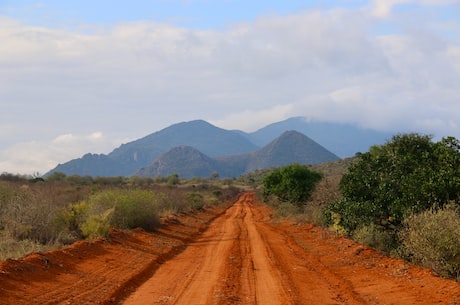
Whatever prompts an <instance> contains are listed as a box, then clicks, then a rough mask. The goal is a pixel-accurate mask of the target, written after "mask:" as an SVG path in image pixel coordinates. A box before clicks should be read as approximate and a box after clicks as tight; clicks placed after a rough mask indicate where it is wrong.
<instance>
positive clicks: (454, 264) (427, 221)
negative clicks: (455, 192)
mask: <svg viewBox="0 0 460 305" xmlns="http://www.w3.org/2000/svg"><path fill="white" fill-rule="evenodd" d="M403 225H404V228H403V230H402V231H401V232H400V234H399V236H400V239H401V242H402V247H403V248H402V249H403V250H402V252H403V254H404V255H405V257H406V258H407V259H408V260H410V261H412V262H414V263H417V264H420V265H422V266H424V267H427V268H431V269H433V270H434V271H435V272H436V273H438V274H440V275H442V276H447V277H454V278H457V279H458V280H460V215H459V207H458V205H456V204H454V203H450V204H449V205H447V206H446V207H444V208H443V209H438V210H428V211H424V212H421V213H419V214H415V215H411V216H409V217H407V218H405V219H404V221H403Z"/></svg>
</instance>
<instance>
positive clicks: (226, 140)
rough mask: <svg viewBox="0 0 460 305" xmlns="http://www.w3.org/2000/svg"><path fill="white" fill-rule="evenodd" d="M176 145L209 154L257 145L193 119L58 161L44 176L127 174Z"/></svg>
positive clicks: (243, 137) (233, 132)
mask: <svg viewBox="0 0 460 305" xmlns="http://www.w3.org/2000/svg"><path fill="white" fill-rule="evenodd" d="M176 146H193V147H194V148H196V149H197V150H199V151H201V152H202V153H204V154H206V155H209V156H212V157H214V156H222V155H229V154H240V153H246V152H249V151H254V150H256V149H258V148H259V147H258V146H257V145H255V144H254V143H252V142H251V141H250V140H249V139H248V138H247V137H245V136H243V135H241V134H240V133H238V132H236V131H231V130H225V129H222V128H218V127H216V126H213V125H211V124H209V123H208V122H205V121H203V120H195V121H190V122H182V123H178V124H174V125H171V126H169V127H167V128H164V129H162V130H160V131H158V132H154V133H152V134H150V135H148V136H145V137H143V138H141V139H138V140H135V141H132V142H129V143H126V144H122V145H121V146H120V147H118V148H116V149H114V150H113V151H112V152H111V153H109V154H108V155H98V156H99V159H97V158H88V157H82V158H78V159H74V160H71V161H69V162H67V163H65V164H59V165H58V166H57V167H56V168H54V169H53V170H51V171H50V172H48V173H47V174H46V175H45V176H48V175H50V174H52V173H53V172H63V173H65V174H67V175H74V174H78V175H82V174H84V175H89V176H130V175H132V174H133V173H135V172H136V171H137V170H139V169H140V168H142V167H145V166H147V165H148V164H150V163H151V162H153V161H154V160H155V159H156V158H157V157H159V156H160V155H161V154H163V153H165V152H167V151H169V150H170V149H172V148H173V147H176ZM85 156H86V155H85Z"/></svg>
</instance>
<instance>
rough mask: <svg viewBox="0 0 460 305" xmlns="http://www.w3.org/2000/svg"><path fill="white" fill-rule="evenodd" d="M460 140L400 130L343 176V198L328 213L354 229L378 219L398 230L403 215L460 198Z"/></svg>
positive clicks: (350, 229)
mask: <svg viewBox="0 0 460 305" xmlns="http://www.w3.org/2000/svg"><path fill="white" fill-rule="evenodd" d="M459 179H460V144H459V142H458V140H456V139H455V138H452V137H449V138H445V139H443V140H442V141H440V142H437V143H434V142H432V137H431V136H426V135H419V134H416V133H411V134H403V135H396V136H394V137H393V138H392V140H391V141H390V142H387V143H386V144H384V145H382V146H374V147H372V148H371V149H370V151H369V152H367V153H364V154H362V155H361V157H360V160H359V162H357V163H355V164H353V165H352V166H351V167H350V169H349V171H348V173H347V174H345V175H344V176H343V178H342V180H341V183H340V188H341V191H342V194H343V196H344V197H343V199H342V200H340V201H337V202H335V203H333V204H332V205H330V207H329V209H328V213H329V217H330V219H331V220H332V218H333V215H339V218H340V225H341V226H342V227H343V228H344V229H345V230H346V231H347V232H349V233H350V232H352V231H353V230H355V229H356V228H358V227H359V226H363V225H369V224H377V225H380V226H382V227H383V228H384V229H395V228H396V227H398V226H399V225H400V224H401V222H402V220H403V219H404V217H405V216H406V215H408V214H410V213H418V212H421V211H424V210H427V209H430V208H432V207H437V208H440V207H442V206H444V205H445V204H446V203H447V202H448V201H449V200H457V201H458V200H459V198H460V180H459Z"/></svg>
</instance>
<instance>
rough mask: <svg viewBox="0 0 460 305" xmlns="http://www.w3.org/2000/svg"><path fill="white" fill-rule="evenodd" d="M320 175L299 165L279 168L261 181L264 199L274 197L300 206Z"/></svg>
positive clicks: (319, 178)
mask: <svg viewBox="0 0 460 305" xmlns="http://www.w3.org/2000/svg"><path fill="white" fill-rule="evenodd" d="M321 177H322V175H321V174H320V173H318V172H315V171H312V170H310V169H309V168H308V167H306V166H302V165H300V164H291V165H288V166H284V167H280V168H278V169H276V170H275V171H273V172H272V173H271V174H269V175H267V176H266V177H265V178H264V179H263V185H264V192H263V196H264V199H265V200H267V199H268V198H269V197H270V196H272V195H274V196H276V197H278V199H279V200H281V201H285V202H291V203H293V204H295V205H297V206H302V205H303V204H304V203H305V201H306V200H307V199H308V197H309V196H310V194H311V192H312V191H313V189H314V187H315V185H316V183H317V182H319V181H320V180H321Z"/></svg>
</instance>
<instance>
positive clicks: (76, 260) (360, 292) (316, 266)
mask: <svg viewBox="0 0 460 305" xmlns="http://www.w3.org/2000/svg"><path fill="white" fill-rule="evenodd" d="M270 213H271V211H270V210H269V209H268V208H267V207H265V206H263V205H261V204H258V203H257V202H256V199H255V197H254V193H245V194H243V195H242V196H241V197H240V198H239V200H238V201H237V202H235V203H234V204H233V205H232V206H231V207H229V208H228V209H226V210H225V209H222V210H208V211H207V212H205V213H196V214H190V215H187V216H181V217H178V218H173V219H171V220H170V221H169V222H168V225H167V226H165V227H163V228H162V229H160V230H159V232H158V233H155V234H149V233H146V232H143V231H134V232H123V231H113V232H112V236H111V239H110V240H108V241H104V240H99V241H96V242H92V243H88V242H82V243H78V244H76V245H74V246H72V247H69V248H67V249H64V250H61V251H54V252H50V253H45V254H33V255H30V256H28V257H26V258H24V259H21V260H9V261H6V262H3V263H0V304H19V305H21V304H191V305H199V304H249V305H251V304H264V305H265V304H268V305H271V304H296V305H297V304H305V305H307V304H308V305H312V304H313V305H316V304H427V305H428V304H460V284H459V283H458V282H455V281H451V280H446V279H441V278H438V277H435V276H434V275H433V274H432V273H431V272H430V271H428V270H425V269H421V268H418V267H414V266H411V265H409V264H407V263H405V262H403V261H400V260H394V259H390V258H388V257H386V256H384V255H382V254H380V253H379V252H377V251H374V250H372V249H369V248H367V247H363V246H361V245H359V244H356V243H354V242H353V241H351V240H349V239H346V238H344V237H342V236H338V235H336V234H334V233H332V232H330V231H325V230H322V229H320V228H317V227H314V226H299V225H293V224H289V223H285V222H283V223H277V224H275V223H273V222H272V221H271V220H270Z"/></svg>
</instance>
